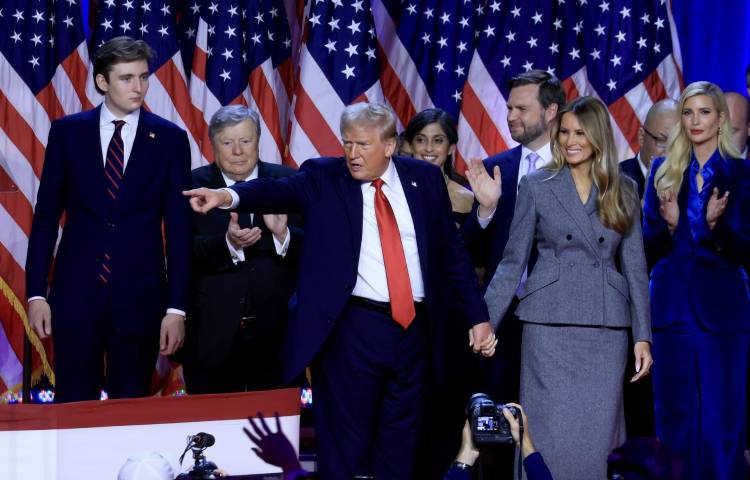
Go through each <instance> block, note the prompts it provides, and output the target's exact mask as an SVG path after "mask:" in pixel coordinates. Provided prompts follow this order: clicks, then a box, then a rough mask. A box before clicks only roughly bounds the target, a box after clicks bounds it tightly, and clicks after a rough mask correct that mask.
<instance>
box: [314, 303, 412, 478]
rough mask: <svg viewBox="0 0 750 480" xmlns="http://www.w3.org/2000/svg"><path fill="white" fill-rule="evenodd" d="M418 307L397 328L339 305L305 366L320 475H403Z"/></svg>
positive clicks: (406, 474) (408, 460)
mask: <svg viewBox="0 0 750 480" xmlns="http://www.w3.org/2000/svg"><path fill="white" fill-rule="evenodd" d="M421 310H422V309H421V308H418V309H417V316H416V318H415V319H414V321H413V322H412V323H411V325H410V326H409V328H408V329H406V330H404V329H403V328H402V327H401V326H400V325H398V324H397V323H396V322H395V321H394V320H393V319H392V318H391V317H390V316H389V315H388V314H385V313H380V312H376V311H373V310H370V309H367V308H365V307H362V306H360V305H357V304H354V303H352V302H350V303H349V304H348V305H347V306H346V307H345V309H344V312H343V314H342V316H341V317H340V318H339V319H338V321H337V325H336V326H335V327H334V330H333V332H332V333H331V335H330V336H329V338H328V341H327V342H326V344H325V345H324V346H323V348H322V350H321V352H320V353H319V355H318V357H317V359H316V361H315V362H314V364H313V371H312V384H313V394H314V400H313V402H314V412H315V436H316V439H317V442H318V470H319V472H320V477H321V478H324V479H326V480H351V478H352V477H353V476H354V475H367V474H370V475H372V474H374V475H375V477H376V478H378V479H388V480H398V479H408V478H411V472H412V469H413V467H414V456H415V449H416V442H417V437H418V435H419V429H420V423H421V418H420V417H421V415H420V406H421V404H422V401H423V392H424V378H425V375H426V368H427V367H426V363H427V331H426V318H424V317H425V315H424V313H423V312H422V311H421Z"/></svg>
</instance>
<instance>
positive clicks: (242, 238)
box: [227, 212, 261, 250]
mask: <svg viewBox="0 0 750 480" xmlns="http://www.w3.org/2000/svg"><path fill="white" fill-rule="evenodd" d="M238 219H239V216H238V215H237V213H235V212H232V213H230V214H229V227H227V239H228V240H229V242H230V243H231V244H232V246H234V248H236V249H237V250H241V249H243V248H247V247H249V246H252V245H254V244H255V243H257V242H258V240H260V234H261V230H260V228H258V227H253V228H240V224H239V221H238Z"/></svg>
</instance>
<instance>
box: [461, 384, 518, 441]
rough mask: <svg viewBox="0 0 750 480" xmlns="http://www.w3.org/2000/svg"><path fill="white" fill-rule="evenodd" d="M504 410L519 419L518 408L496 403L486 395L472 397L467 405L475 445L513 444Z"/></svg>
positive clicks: (476, 394) (480, 394)
mask: <svg viewBox="0 0 750 480" xmlns="http://www.w3.org/2000/svg"><path fill="white" fill-rule="evenodd" d="M503 408H507V409H508V410H510V413H511V414H513V416H514V417H515V418H518V415H519V412H518V409H517V408H516V407H512V406H506V405H503V404H502V403H495V402H493V401H492V399H491V398H490V397H489V396H488V395H487V394H486V393H475V394H474V395H472V396H471V398H470V399H469V403H468V404H467V405H466V417H467V418H468V419H469V426H470V427H471V436H472V437H473V440H474V445H477V446H480V445H495V444H503V443H510V444H512V443H513V436H512V435H511V434H510V424H509V423H508V420H506V418H505V417H504V416H503Z"/></svg>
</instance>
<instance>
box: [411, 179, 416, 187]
mask: <svg viewBox="0 0 750 480" xmlns="http://www.w3.org/2000/svg"><path fill="white" fill-rule="evenodd" d="M411 186H412V187H414V188H417V182H415V181H414V180H412V181H411Z"/></svg>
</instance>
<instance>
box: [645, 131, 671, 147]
mask: <svg viewBox="0 0 750 480" xmlns="http://www.w3.org/2000/svg"><path fill="white" fill-rule="evenodd" d="M642 128H643V131H644V132H645V133H646V135H648V136H649V137H651V140H653V141H654V143H655V144H656V146H657V147H659V148H664V147H666V146H667V142H668V141H669V139H668V138H667V137H663V136H661V135H659V136H657V135H654V134H653V133H651V132H649V131H648V130H646V127H642Z"/></svg>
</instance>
